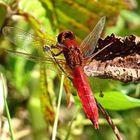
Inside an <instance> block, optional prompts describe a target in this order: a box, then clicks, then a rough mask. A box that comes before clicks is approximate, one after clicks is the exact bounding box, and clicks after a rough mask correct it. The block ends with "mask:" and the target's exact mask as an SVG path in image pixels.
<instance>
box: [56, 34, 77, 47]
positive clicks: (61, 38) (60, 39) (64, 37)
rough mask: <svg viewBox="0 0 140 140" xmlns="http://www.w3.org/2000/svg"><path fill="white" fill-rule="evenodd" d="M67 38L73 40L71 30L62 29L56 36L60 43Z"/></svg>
mask: <svg viewBox="0 0 140 140" xmlns="http://www.w3.org/2000/svg"><path fill="white" fill-rule="evenodd" d="M67 39H70V40H74V39H75V36H74V33H73V32H71V31H64V32H62V33H60V34H59V35H58V38H57V40H58V43H60V44H64V42H65V41H66V40H67Z"/></svg>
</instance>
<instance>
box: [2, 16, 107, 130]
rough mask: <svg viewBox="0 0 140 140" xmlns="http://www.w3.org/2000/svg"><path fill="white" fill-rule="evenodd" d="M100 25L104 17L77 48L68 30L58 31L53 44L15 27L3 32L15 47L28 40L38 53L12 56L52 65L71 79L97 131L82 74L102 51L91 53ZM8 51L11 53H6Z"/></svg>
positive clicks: (93, 103)
mask: <svg viewBox="0 0 140 140" xmlns="http://www.w3.org/2000/svg"><path fill="white" fill-rule="evenodd" d="M104 25H105V17H102V18H101V19H100V20H99V21H98V22H97V24H96V25H95V27H94V28H93V30H92V31H91V32H90V33H89V35H88V36H87V37H86V38H85V39H84V40H83V41H82V43H81V44H80V45H78V43H77V41H76V39H75V35H74V33H73V32H71V31H63V32H61V33H60V34H59V35H58V37H57V41H54V40H51V39H47V38H46V39H43V38H41V37H38V36H35V35H33V34H30V33H27V32H25V31H23V30H21V29H18V28H15V27H4V29H3V33H4V35H5V36H6V37H8V39H9V40H10V41H11V42H13V43H14V44H16V45H17V44H18V41H17V40H30V39H31V40H32V43H33V44H34V46H35V47H36V48H37V49H36V50H37V53H39V54H37V55H35V56H32V55H31V54H30V52H28V51H26V49H25V52H24V51H17V52H14V53H15V54H17V55H21V56H23V57H28V58H29V59H31V60H35V61H39V62H46V63H47V62H48V63H50V62H53V63H55V64H56V65H57V66H58V67H59V69H60V70H61V71H63V72H64V74H66V76H67V77H68V78H69V79H71V80H72V82H73V85H74V86H75V88H76V89H77V92H78V95H79V98H80V101H81V103H82V106H83V110H84V112H85V114H86V115H87V117H88V119H90V120H91V122H92V123H93V125H94V127H95V129H98V128H99V123H98V120H99V114H98V107H97V104H96V100H95V98H94V95H93V93H92V90H91V87H90V85H89V83H88V80H87V76H86V74H85V73H84V67H85V66H86V67H87V66H88V64H89V63H90V61H92V59H93V58H94V57H95V56H96V54H98V53H100V51H102V50H100V51H98V52H97V53H93V52H94V50H95V48H96V47H97V43H98V39H99V38H100V36H101V33H102V31H103V28H104ZM13 32H15V33H14V34H16V37H14V35H13ZM27 46H28V44H26V45H25V48H26V47H27ZM29 47H30V46H28V49H29ZM28 49H27V50H28ZM103 49H105V48H103ZM56 51H57V53H56ZM9 52H11V53H12V51H10V50H9ZM26 52H27V53H26Z"/></svg>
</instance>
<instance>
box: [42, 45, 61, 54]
mask: <svg viewBox="0 0 140 140" xmlns="http://www.w3.org/2000/svg"><path fill="white" fill-rule="evenodd" d="M55 48H58V47H57V46H53V45H52V46H51V48H50V47H49V46H45V47H44V51H45V52H48V51H50V52H51V54H52V55H53V56H59V55H60V54H61V53H62V52H63V50H62V49H61V50H60V49H59V50H60V52H58V53H57V54H55V53H54V52H53V51H52V50H51V49H55Z"/></svg>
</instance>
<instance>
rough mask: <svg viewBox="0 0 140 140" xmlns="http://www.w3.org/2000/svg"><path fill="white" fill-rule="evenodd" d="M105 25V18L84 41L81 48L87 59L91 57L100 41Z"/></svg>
mask: <svg viewBox="0 0 140 140" xmlns="http://www.w3.org/2000/svg"><path fill="white" fill-rule="evenodd" d="M104 25H105V16H104V17H102V18H101V19H100V20H99V21H98V23H97V24H96V26H95V27H94V29H93V30H92V31H91V33H90V34H89V35H88V36H87V37H86V38H85V39H84V40H83V41H82V43H81V45H80V48H81V51H82V52H83V54H84V56H85V57H86V56H90V55H91V54H92V53H93V51H94V49H95V47H96V45H97V42H98V39H99V37H100V35H101V33H102V31H103V28H104Z"/></svg>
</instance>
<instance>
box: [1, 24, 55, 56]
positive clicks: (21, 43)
mask: <svg viewBox="0 0 140 140" xmlns="http://www.w3.org/2000/svg"><path fill="white" fill-rule="evenodd" d="M3 34H4V36H5V37H6V38H8V40H9V41H11V42H12V43H14V44H15V45H16V46H17V47H18V48H17V49H18V50H22V52H26V53H32V51H33V50H34V51H36V52H38V54H36V55H41V54H43V53H44V51H43V47H44V46H45V45H52V44H54V43H55V40H51V39H50V38H49V37H48V36H47V35H45V34H43V33H42V34H41V36H42V37H39V36H35V35H34V34H31V33H27V32H25V31H24V30H22V29H20V28H16V27H10V26H6V27H4V28H3Z"/></svg>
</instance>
